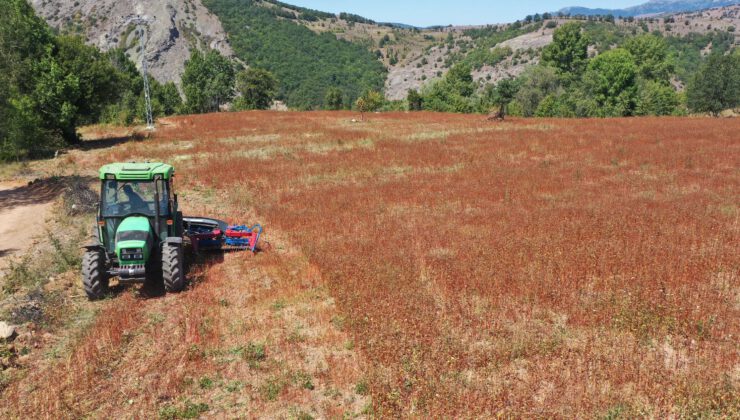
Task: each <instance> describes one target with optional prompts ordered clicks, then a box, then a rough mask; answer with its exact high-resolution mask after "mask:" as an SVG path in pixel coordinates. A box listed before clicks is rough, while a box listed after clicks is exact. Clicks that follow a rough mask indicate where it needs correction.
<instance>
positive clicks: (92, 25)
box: [29, 0, 234, 83]
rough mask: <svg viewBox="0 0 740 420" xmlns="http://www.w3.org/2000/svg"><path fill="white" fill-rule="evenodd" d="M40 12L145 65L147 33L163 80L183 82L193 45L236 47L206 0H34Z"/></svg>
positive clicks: (150, 57) (63, 28) (227, 50)
mask: <svg viewBox="0 0 740 420" xmlns="http://www.w3.org/2000/svg"><path fill="white" fill-rule="evenodd" d="M29 3H31V5H32V6H33V7H34V9H36V13H37V14H38V15H39V16H41V17H43V18H44V19H45V20H46V21H47V23H49V25H51V26H52V27H53V28H55V29H57V30H58V31H60V32H63V33H72V34H79V35H83V36H84V37H85V38H87V41H88V43H90V44H93V45H95V46H97V47H98V48H100V49H101V50H103V51H108V50H110V49H113V48H123V49H124V50H125V51H126V52H127V54H128V55H129V57H131V59H132V60H133V61H134V62H135V63H136V65H137V66H140V63H141V54H142V51H141V47H140V39H139V34H141V31H145V36H146V37H147V38H148V40H147V42H146V54H147V64H148V68H149V72H150V73H151V74H152V76H154V78H156V79H157V80H159V81H160V82H169V81H174V82H178V83H179V81H180V75H181V74H182V71H183V68H184V66H185V61H187V60H188V58H190V50H191V49H192V48H200V49H205V48H212V49H217V50H219V51H220V52H221V53H222V54H224V55H225V56H227V57H233V55H234V54H233V51H232V50H231V46H230V45H229V42H228V40H227V37H226V32H224V29H223V27H222V26H221V22H220V21H219V20H218V18H216V17H215V16H214V15H213V14H212V13H211V12H209V11H208V9H206V7H205V6H203V4H202V3H201V0H188V1H184V2H183V1H178V0H161V1H144V0H65V1H48V0H31V1H29Z"/></svg>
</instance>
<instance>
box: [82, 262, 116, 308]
mask: <svg viewBox="0 0 740 420" xmlns="http://www.w3.org/2000/svg"><path fill="white" fill-rule="evenodd" d="M109 280H110V278H109V277H108V273H107V272H106V270H105V257H104V256H103V253H102V252H101V251H99V250H95V251H92V250H91V251H87V252H85V256H84V257H82V285H83V286H84V287H85V293H87V297H88V298H89V299H90V300H100V299H103V298H104V297H105V296H106V295H107V294H108V282H109Z"/></svg>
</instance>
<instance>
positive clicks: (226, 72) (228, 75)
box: [182, 49, 234, 113]
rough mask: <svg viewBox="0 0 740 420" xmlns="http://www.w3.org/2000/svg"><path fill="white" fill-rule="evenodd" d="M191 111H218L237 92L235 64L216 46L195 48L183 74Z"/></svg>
mask: <svg viewBox="0 0 740 420" xmlns="http://www.w3.org/2000/svg"><path fill="white" fill-rule="evenodd" d="M182 88H183V90H184V91H185V98H186V103H185V107H186V109H187V111H188V112H192V113H205V112H217V111H218V110H219V108H220V106H221V105H223V104H225V103H227V102H228V101H229V100H231V98H233V96H234V66H233V65H232V64H231V61H229V59H228V58H226V57H224V56H222V55H221V54H220V53H219V52H218V51H216V50H210V51H208V52H207V53H205V54H204V53H202V52H200V51H198V50H195V49H194V50H193V51H192V52H191V54H190V60H188V62H187V63H185V72H184V73H183V75H182Z"/></svg>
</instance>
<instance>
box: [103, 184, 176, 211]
mask: <svg viewBox="0 0 740 420" xmlns="http://www.w3.org/2000/svg"><path fill="white" fill-rule="evenodd" d="M155 182H156V183H157V184H158V185H157V184H155ZM157 186H158V187H159V215H160V216H166V215H168V214H169V211H168V207H169V206H168V203H169V190H168V188H167V183H166V182H164V181H162V180H157V181H116V180H106V181H104V182H103V204H102V213H103V217H124V216H128V215H130V214H143V215H145V216H154V214H155V210H156V208H155V207H154V205H155V204H154V203H155V202H156V187H157Z"/></svg>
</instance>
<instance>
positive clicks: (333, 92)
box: [324, 87, 344, 111]
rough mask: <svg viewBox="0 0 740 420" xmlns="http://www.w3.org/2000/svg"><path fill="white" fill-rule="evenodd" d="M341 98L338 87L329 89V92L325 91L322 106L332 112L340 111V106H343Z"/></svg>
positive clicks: (340, 91)
mask: <svg viewBox="0 0 740 420" xmlns="http://www.w3.org/2000/svg"><path fill="white" fill-rule="evenodd" d="M343 96H344V95H343V94H342V90H341V89H339V88H338V87H331V88H329V90H327V91H326V96H325V98H324V106H325V107H326V108H327V109H330V110H332V111H338V110H340V109H342V105H343V104H344V98H343Z"/></svg>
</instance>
